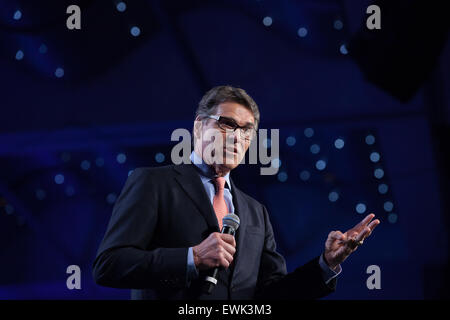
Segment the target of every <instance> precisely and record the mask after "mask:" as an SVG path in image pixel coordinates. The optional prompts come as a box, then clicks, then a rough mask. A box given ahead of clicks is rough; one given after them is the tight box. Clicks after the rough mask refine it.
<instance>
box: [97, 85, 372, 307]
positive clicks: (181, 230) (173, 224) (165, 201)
mask: <svg viewBox="0 0 450 320" xmlns="http://www.w3.org/2000/svg"><path fill="white" fill-rule="evenodd" d="M258 124H259V111H258V107H257V105H256V103H255V102H254V101H253V99H252V98H251V97H250V96H249V95H248V94H247V93H246V92H245V91H244V90H242V89H239V88H233V87H230V86H219V87H215V88H213V89H211V90H210V91H208V92H207V93H206V94H205V96H204V97H203V98H202V100H201V101H200V103H199V107H198V109H197V112H196V119H195V122H194V129H193V134H194V151H193V152H192V154H191V157H190V159H191V161H192V162H193V163H188V164H180V165H170V166H165V167H159V168H139V169H136V170H134V171H133V173H132V174H131V175H130V177H129V178H128V180H127V182H126V184H125V186H124V188H123V190H122V193H121V195H120V197H119V198H118V200H117V203H116V205H115V206H114V209H113V214H112V217H111V220H110V222H109V225H108V228H107V231H106V234H105V236H104V239H103V241H102V243H101V245H100V248H99V250H98V254H97V258H96V260H95V262H94V272H93V273H94V279H95V281H96V282H97V283H98V284H100V285H104V286H110V287H116V288H130V289H133V290H132V298H134V299H254V298H269V299H270V298H273V299H315V298H320V297H323V296H325V295H327V294H329V293H330V292H333V291H334V290H335V287H336V276H337V275H338V274H339V273H340V272H341V268H340V263H342V262H343V261H344V260H345V259H346V258H347V257H348V256H349V255H350V254H351V253H352V252H353V251H354V250H356V249H357V247H358V246H359V245H361V244H362V242H363V240H364V239H365V238H366V237H368V236H369V235H370V233H371V232H372V231H373V229H374V228H375V227H376V226H377V225H378V224H379V223H380V221H379V220H374V221H372V222H370V221H371V220H372V219H373V217H374V215H373V214H370V215H368V216H367V217H366V218H365V219H363V220H362V221H361V222H360V223H359V224H358V225H356V226H355V227H354V228H352V229H350V230H348V231H347V232H345V233H342V232H340V231H332V232H330V234H329V235H328V238H327V240H326V242H325V250H324V252H323V253H322V254H321V255H320V256H318V257H316V258H314V259H313V260H311V261H310V262H308V263H307V264H305V265H304V266H301V267H299V268H297V269H296V270H295V271H294V272H292V273H290V274H287V271H286V264H285V260H284V258H283V257H282V256H281V255H280V254H278V253H277V252H276V244H275V238H274V234H273V230H272V226H271V223H270V219H269V215H268V212H267V210H266V208H265V207H264V205H262V204H261V203H259V202H258V201H256V200H255V199H253V198H251V197H249V196H248V195H246V194H245V193H244V192H242V191H241V190H239V189H238V188H237V186H236V185H235V184H234V183H233V181H232V179H231V177H230V171H231V170H233V169H234V168H236V167H237V166H238V165H239V163H240V162H241V160H242V158H243V157H244V155H245V153H246V151H247V149H248V148H249V145H250V142H251V139H252V138H253V137H254V136H255V133H256V130H257V128H258ZM211 137H214V138H213V139H212V138H211ZM227 213H235V214H237V215H238V216H239V218H240V226H239V229H238V230H237V233H236V235H235V236H236V238H234V237H233V236H231V235H227V234H221V233H220V232H219V231H220V229H221V224H222V218H223V217H224V216H225V215H226V214H227ZM216 267H219V272H218V279H217V280H218V281H217V285H216V286H215V288H214V289H213V291H212V293H211V294H206V293H204V292H203V291H202V289H201V288H202V284H203V283H204V279H205V277H206V276H207V275H209V274H210V272H211V270H212V269H213V268H216Z"/></svg>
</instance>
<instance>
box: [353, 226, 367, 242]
mask: <svg viewBox="0 0 450 320" xmlns="http://www.w3.org/2000/svg"><path fill="white" fill-rule="evenodd" d="M369 235H370V229H369V228H368V227H365V228H364V230H363V231H361V232H360V233H359V234H358V235H357V236H356V238H355V241H356V242H359V241H363V240H364V239H365V238H367V237H368V236H369Z"/></svg>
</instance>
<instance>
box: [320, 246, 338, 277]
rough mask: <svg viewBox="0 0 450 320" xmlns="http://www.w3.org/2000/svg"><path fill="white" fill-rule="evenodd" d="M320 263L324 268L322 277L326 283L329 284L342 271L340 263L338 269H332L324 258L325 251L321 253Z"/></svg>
mask: <svg viewBox="0 0 450 320" xmlns="http://www.w3.org/2000/svg"><path fill="white" fill-rule="evenodd" d="M319 265H320V268H321V269H322V277H323V280H324V281H325V283H326V284H328V283H329V282H330V281H331V280H333V279H334V278H336V277H337V276H338V275H339V274H340V273H341V272H342V268H341V265H340V264H339V265H338V266H337V267H336V271H334V270H333V269H331V268H330V267H329V266H328V265H327V263H326V262H325V260H324V258H323V253H322V254H321V255H320V258H319Z"/></svg>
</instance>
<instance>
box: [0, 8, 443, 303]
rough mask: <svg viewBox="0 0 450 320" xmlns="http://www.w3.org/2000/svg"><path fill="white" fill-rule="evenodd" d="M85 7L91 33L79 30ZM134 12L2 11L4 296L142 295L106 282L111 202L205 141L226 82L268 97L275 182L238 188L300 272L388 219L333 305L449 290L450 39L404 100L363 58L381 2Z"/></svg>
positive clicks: (266, 120)
mask: <svg viewBox="0 0 450 320" xmlns="http://www.w3.org/2000/svg"><path fill="white" fill-rule="evenodd" d="M75 3H77V4H79V5H80V6H81V8H82V29H81V30H78V31H77V30H72V31H69V30H67V28H66V19H67V17H68V15H67V14H66V8H67V6H68V5H69V4H75ZM119 3H120V1H107V0H104V1H48V0H46V1H39V2H38V1H17V0H4V1H1V3H0V23H1V25H0V49H1V51H0V119H1V120H2V121H1V126H0V146H1V147H0V261H1V266H0V298H1V299H128V298H129V291H128V290H119V289H111V288H104V287H100V286H97V285H96V284H95V283H94V282H93V279H92V275H91V267H92V262H93V260H94V258H95V254H96V250H97V248H98V245H99V243H100V241H101V239H102V237H103V234H104V232H105V230H106V225H107V223H108V221H109V217H110V215H111V211H112V207H113V205H114V201H115V199H116V198H117V196H118V195H119V194H120V191H121V188H122V187H123V184H124V182H125V180H126V178H127V176H128V174H129V172H130V170H133V169H134V168H136V167H140V166H158V165H167V164H170V151H171V148H172V147H173V146H174V145H175V143H176V142H172V141H171V140H170V136H171V133H172V131H173V130H174V129H176V128H186V129H188V130H190V129H191V128H192V124H193V119H194V113H195V109H196V107H197V105H198V102H199V101H200V99H201V97H202V95H203V94H204V93H205V92H206V91H207V90H209V89H210V88H211V87H213V86H216V85H223V84H230V85H233V86H239V87H242V88H244V89H245V90H246V91H247V92H248V93H249V94H250V95H251V96H252V97H253V98H254V100H255V101H256V102H257V104H258V105H259V108H260V112H261V124H260V128H267V129H273V128H276V129H279V130H280V157H279V159H280V161H281V166H280V168H279V172H278V174H277V175H273V176H261V175H259V169H260V165H243V166H240V167H239V168H237V169H236V170H235V171H233V172H232V178H233V179H234V181H235V182H236V184H237V185H238V186H239V187H240V188H241V189H242V190H243V191H245V192H247V193H248V194H250V195H252V196H253V197H255V198H256V199H257V200H259V201H260V202H262V203H263V204H265V205H266V206H267V208H268V210H269V213H270V215H271V219H272V224H273V226H274V231H275V235H276V240H277V243H278V249H279V251H280V252H281V253H282V254H283V255H284V256H285V258H286V260H287V263H288V270H289V271H292V270H293V269H295V268H296V267H297V266H299V265H301V264H303V263H305V262H307V261H308V260H309V259H311V258H313V257H314V256H316V255H318V254H320V253H321V252H322V250H323V246H324V242H325V239H326V237H327V235H328V233H329V232H330V231H331V230H341V231H345V230H347V229H348V228H350V227H352V226H353V225H354V224H356V223H357V222H358V221H359V220H360V219H362V218H363V217H364V216H365V214H367V213H369V212H373V213H375V214H376V216H377V218H379V219H380V220H381V221H382V223H381V225H380V226H378V227H377V229H376V231H375V232H374V234H373V236H372V237H371V238H370V239H368V240H367V241H366V242H365V243H364V246H363V247H362V248H360V249H359V250H358V251H356V252H355V253H354V254H353V255H352V256H351V257H350V258H349V259H348V260H347V261H345V262H344V263H343V265H342V267H343V272H342V274H341V275H340V276H339V280H338V288H337V291H336V292H335V293H334V294H332V295H330V296H328V297H327V299H423V298H442V297H446V296H448V293H446V292H445V287H446V285H447V284H448V277H447V274H448V271H449V270H448V269H449V268H448V245H449V239H448V221H447V214H448V209H446V208H448V199H447V197H448V189H447V188H446V186H448V185H447V184H446V183H448V182H446V181H448V175H447V174H448V171H446V163H445V155H444V154H443V150H444V151H445V146H447V147H448V145H449V144H448V143H449V140H448V134H447V135H444V134H442V133H448V128H449V121H450V116H449V113H448V111H449V105H450V96H449V92H450V91H449V87H450V82H449V81H450V77H449V75H450V72H449V71H450V70H449V69H450V60H449V57H450V46H449V42H448V35H447V38H446V41H444V46H443V48H442V50H441V51H440V52H439V54H438V55H437V56H436V58H437V62H436V64H435V65H434V66H433V68H432V69H431V68H430V70H432V71H431V72H430V74H429V76H428V77H426V78H424V81H423V83H421V86H420V89H419V90H417V91H416V92H414V94H413V95H412V96H411V98H410V99H403V100H400V99H398V98H396V97H395V95H393V94H391V93H389V92H387V91H385V90H383V89H382V88H381V87H380V86H377V85H374V84H373V83H371V82H370V81H368V80H367V77H366V76H365V75H364V73H363V71H362V70H361V68H360V66H359V65H358V63H357V62H356V60H355V59H354V58H353V57H352V51H351V49H350V48H351V46H350V45H349V44H350V41H351V39H352V37H353V35H355V34H356V33H357V32H358V30H359V29H360V28H361V27H363V26H364V24H365V18H366V17H367V15H366V13H365V10H366V8H367V5H368V4H369V3H370V2H368V1H359V2H356V1H349V0H342V1H339V0H326V1H325V0H321V1H312V0H308V1H264V0H260V1H256V0H255V1H124V3H125V5H126V9H125V10H124V11H123V12H121V11H120V10H118V8H120V5H119V7H117V5H118V4H119ZM122 6H123V5H122ZM382 10H383V9H382ZM18 12H19V13H18ZM267 17H270V19H269V18H267ZM382 21H383V20H382ZM133 27H138V28H139V32H138V33H139V34H135V35H133V34H132V32H131V30H137V29H133ZM300 28H305V30H304V29H302V30H301V31H299V29H300ZM416 41H417V42H418V43H420V42H421V39H420V38H419V37H418V38H417V39H416ZM422 49H423V50H426V48H422ZM411 54H414V52H412V53H411ZM421 63H422V62H421V61H417V65H421ZM417 65H416V66H415V65H411V68H410V72H411V74H410V75H409V74H408V75H406V79H407V78H408V77H413V76H414V70H415V68H416V67H417ZM399 86H401V84H399ZM436 106H438V107H439V109H438V110H440V113H438V115H436V108H437V107H436ZM437 126H438V129H439V130H438V131H436V127H437ZM307 128H311V129H312V131H313V135H312V136H311V135H310V134H308V133H309V132H311V130H310V129H308V130H306V129H307ZM305 130H306V131H305ZM436 132H438V133H439V134H436ZM305 133H306V134H305ZM368 135H370V136H373V137H374V138H375V139H374V143H373V144H367V143H366V137H367V136H368ZM288 138H289V139H288ZM338 138H340V139H342V140H343V141H344V147H343V148H342V149H338V148H336V147H335V145H334V143H335V141H336V139H338ZM313 144H317V145H319V147H320V151H319V152H318V153H312V152H311V145H313ZM269 146H270V144H269ZM372 152H378V153H379V155H381V158H380V160H379V161H377V162H372V161H371V160H370V158H369V156H370V154H371V153H372ZM318 160H324V161H325V163H326V167H325V169H323V170H318V169H317V168H316V163H317V161H318ZM377 168H381V169H383V170H384V176H383V177H382V178H380V179H378V178H376V177H374V170H375V169H377ZM304 171H307V172H308V174H306V176H307V177H308V179H306V178H305V173H303V175H301V173H302V172H304ZM302 177H303V179H302ZM381 183H384V184H386V185H388V187H389V189H388V191H387V193H385V194H380V192H379V191H378V186H379V184H381ZM333 191H334V192H336V193H337V194H338V195H339V198H338V199H337V201H330V199H329V194H330V192H333ZM386 201H391V202H392V203H393V205H394V206H393V210H392V211H391V212H387V211H386V210H385V209H384V203H385V202H386ZM359 203H363V204H364V205H365V206H366V211H365V212H364V213H358V212H357V211H356V205H357V204H359ZM69 265H78V266H80V268H81V272H82V281H81V285H82V289H81V290H68V289H67V287H66V279H67V277H68V276H69V275H68V274H66V268H67V267H68V266H69ZM369 265H378V266H379V267H380V268H381V289H380V290H369V289H368V288H367V287H366V279H367V278H368V276H369V275H368V274H367V273H366V268H367V267H368V266H369Z"/></svg>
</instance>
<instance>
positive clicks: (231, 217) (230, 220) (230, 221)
mask: <svg viewBox="0 0 450 320" xmlns="http://www.w3.org/2000/svg"><path fill="white" fill-rule="evenodd" d="M240 223H241V219H239V217H238V216H237V215H235V214H234V213H229V214H227V215H226V216H225V217H223V219H222V224H223V225H224V226H228V227H230V228H232V229H234V231H235V232H236V230H237V229H238V228H239V225H240Z"/></svg>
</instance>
